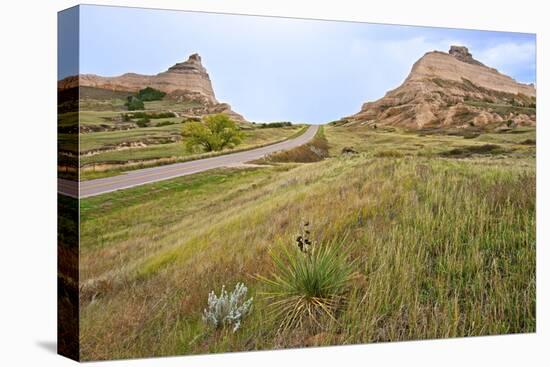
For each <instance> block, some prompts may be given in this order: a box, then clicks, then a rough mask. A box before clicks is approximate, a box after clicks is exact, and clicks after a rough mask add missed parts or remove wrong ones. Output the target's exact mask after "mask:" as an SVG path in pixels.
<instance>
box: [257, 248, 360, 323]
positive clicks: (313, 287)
mask: <svg viewBox="0 0 550 367" xmlns="http://www.w3.org/2000/svg"><path fill="white" fill-rule="evenodd" d="M347 257H348V256H347V252H346V251H345V249H343V246H342V244H341V243H337V242H334V241H333V242H328V243H323V244H320V245H316V246H315V247H314V248H313V249H312V250H311V251H310V252H308V253H304V252H302V251H300V250H299V249H298V248H296V247H292V248H286V247H285V248H284V249H283V250H282V252H280V253H275V252H272V253H271V258H272V259H273V262H274V264H275V270H274V272H273V273H272V274H271V276H270V277H259V278H260V280H262V281H263V282H264V283H265V285H266V286H267V291H265V292H263V295H264V296H265V297H266V298H267V300H268V302H269V305H270V308H271V314H272V316H273V317H275V318H276V319H277V320H281V321H280V322H281V323H280V331H285V330H288V329H293V328H301V327H304V326H305V327H310V326H313V327H316V328H320V329H323V328H324V327H323V321H328V320H331V321H335V322H336V313H337V311H338V309H339V307H340V306H341V305H343V304H344V302H345V298H346V297H345V293H346V288H347V285H348V282H349V280H350V279H351V278H352V273H353V271H352V264H351V263H350V262H348V260H347Z"/></svg>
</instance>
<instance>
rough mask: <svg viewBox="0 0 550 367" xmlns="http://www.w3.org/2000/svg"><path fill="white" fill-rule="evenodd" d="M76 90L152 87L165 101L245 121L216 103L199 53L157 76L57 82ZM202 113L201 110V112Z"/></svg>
mask: <svg viewBox="0 0 550 367" xmlns="http://www.w3.org/2000/svg"><path fill="white" fill-rule="evenodd" d="M75 87H92V88H98V89H105V90H110V91H125V92H137V91H139V90H140V89H143V88H145V87H152V88H155V89H158V90H160V91H163V92H165V93H167V96H166V98H169V99H172V100H176V101H179V102H183V101H185V102H196V103H197V104H199V105H200V107H195V108H194V109H196V110H197V111H195V112H201V113H203V114H209V113H218V112H223V113H227V114H228V115H230V116H231V117H232V118H234V119H236V120H238V121H244V118H243V116H241V115H239V114H238V113H236V112H234V111H232V110H231V106H229V105H228V104H227V103H219V102H218V101H217V100H216V96H215V94H214V89H213V88H212V82H211V81H210V76H209V75H208V72H207V70H206V68H205V67H204V66H203V65H202V60H201V57H200V56H199V54H196V53H195V54H192V55H191V56H189V58H188V59H187V60H186V61H184V62H180V63H176V64H175V65H173V66H171V67H170V68H168V70H166V71H164V72H161V73H159V74H156V75H142V74H135V73H126V74H123V75H120V76H114V77H104V76H99V75H95V74H81V75H78V76H70V77H67V78H65V79H63V80H60V81H59V82H58V90H59V91H63V90H68V89H70V88H75ZM199 110H200V111H199Z"/></svg>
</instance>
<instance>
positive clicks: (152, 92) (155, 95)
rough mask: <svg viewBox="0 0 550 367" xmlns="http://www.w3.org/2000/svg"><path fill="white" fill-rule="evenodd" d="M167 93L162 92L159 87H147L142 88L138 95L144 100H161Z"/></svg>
mask: <svg viewBox="0 0 550 367" xmlns="http://www.w3.org/2000/svg"><path fill="white" fill-rule="evenodd" d="M165 95H166V93H164V92H161V91H160V90H158V89H155V88H151V87H147V88H144V89H141V90H140V91H139V92H138V94H137V97H138V98H139V99H141V100H142V101H145V102H148V101H159V100H161V99H163V98H164V96H165Z"/></svg>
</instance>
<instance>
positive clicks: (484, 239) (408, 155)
mask: <svg viewBox="0 0 550 367" xmlns="http://www.w3.org/2000/svg"><path fill="white" fill-rule="evenodd" d="M324 136H325V138H326V142H327V144H328V149H329V152H330V157H328V158H327V159H324V160H321V161H318V162H313V163H293V162H292V159H289V160H286V161H287V162H286V163H277V165H275V166H270V165H266V166H261V167H258V168H246V169H244V168H243V169H221V170H215V171H209V172H204V173H200V174H196V175H191V176H186V177H180V178H177V179H173V180H168V181H163V182H158V183H154V184H149V185H144V186H140V187H136V188H132V189H128V190H124V191H120V192H114V193H109V194H105V195H101V196H97V197H92V198H87V199H83V200H81V208H80V214H81V247H80V251H81V255H80V261H81V263H80V265H81V272H80V277H81V285H80V287H81V301H80V302H81V343H82V356H83V358H84V359H86V360H91V359H108V358H129V357H145V356H151V355H153V356H160V355H170V354H192V353H204V352H222V351H240V350H258V349H272V348H286V347H297V346H312V345H330V344H352V343H366V342H380V341H396V340H412V339H431V338H442V337H457V336H469V335H492V334H500V333H517V332H533V331H535V161H534V159H533V156H534V146H533V145H529V144H522V142H523V141H524V140H527V139H533V138H534V132H533V131H524V132H521V133H519V134H489V135H480V136H479V137H476V138H472V139H465V138H463V137H461V136H455V135H441V134H439V135H438V134H436V135H425V134H424V136H420V135H419V134H416V133H415V134H413V133H406V132H399V131H393V132H382V131H368V130H359V129H358V130H357V131H353V130H349V129H346V128H338V127H327V128H325V129H324ZM486 144H494V145H499V146H500V147H501V148H502V149H501V150H499V151H498V153H497V152H495V150H492V149H489V150H490V152H489V153H487V152H486V150H484V149H481V151H478V150H475V149H474V153H472V154H470V155H467V156H463V155H460V156H458V155H457V156H455V155H453V154H445V152H449V151H451V150H452V149H455V148H459V147H462V148H463V149H464V147H469V146H483V145H486ZM344 147H351V148H353V150H355V151H357V152H358V153H357V154H353V153H351V154H349V153H346V154H341V151H342V148H344ZM304 222H309V228H310V230H311V238H312V240H313V242H314V244H316V245H315V246H318V245H319V244H322V243H338V244H340V246H342V249H344V250H345V254H346V255H345V257H346V259H345V260H346V261H347V264H348V266H349V267H350V269H349V270H350V271H351V273H352V279H351V280H350V281H349V283H348V284H346V287H345V293H344V295H343V298H342V300H343V301H342V302H340V303H339V304H338V305H337V312H336V313H335V319H329V318H327V319H324V320H323V322H322V323H321V325H316V326H312V325H308V324H303V325H302V326H301V327H298V328H295V329H291V330H280V329H279V326H280V324H281V320H280V319H278V318H276V317H274V315H273V313H272V312H271V308H270V302H269V301H268V300H267V299H266V297H265V295H264V294H263V292H265V291H266V290H267V288H266V284H265V283H264V282H262V281H261V280H260V279H259V278H258V276H264V277H269V276H270V274H271V273H272V272H273V271H276V267H275V264H274V262H273V260H272V258H271V257H270V253H281V251H283V250H284V249H289V248H292V247H294V246H295V240H296V236H297V234H298V233H299V232H300V231H301V226H302V225H303V223H304ZM238 282H244V283H245V284H246V286H248V288H249V296H253V297H254V301H253V308H252V312H251V314H250V315H248V316H247V318H245V319H244V320H243V322H242V325H241V327H240V329H238V330H237V331H236V332H235V333H233V332H232V331H231V329H229V328H224V329H218V330H215V329H212V328H209V327H208V326H207V325H206V324H205V323H204V322H203V321H202V319H201V316H202V312H203V309H204V308H205V307H206V304H207V297H208V293H209V292H210V291H212V290H215V291H216V292H219V290H220V289H221V287H222V285H226V287H227V288H228V289H232V288H233V287H234V286H235V284H236V283H238ZM344 300H345V301H344Z"/></svg>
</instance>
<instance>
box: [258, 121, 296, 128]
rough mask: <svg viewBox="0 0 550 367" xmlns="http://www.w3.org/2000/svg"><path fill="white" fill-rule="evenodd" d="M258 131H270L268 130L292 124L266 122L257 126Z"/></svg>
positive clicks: (286, 122) (287, 122)
mask: <svg viewBox="0 0 550 367" xmlns="http://www.w3.org/2000/svg"><path fill="white" fill-rule="evenodd" d="M258 126H259V127H260V129H270V128H281V127H286V126H292V122H289V121H280V122H268V123H261V124H258Z"/></svg>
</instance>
